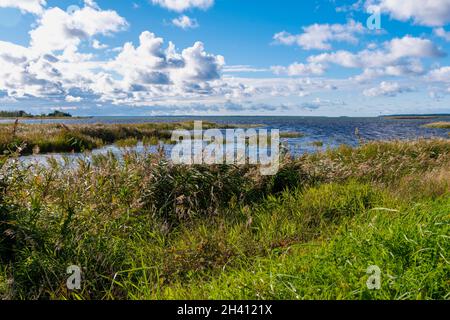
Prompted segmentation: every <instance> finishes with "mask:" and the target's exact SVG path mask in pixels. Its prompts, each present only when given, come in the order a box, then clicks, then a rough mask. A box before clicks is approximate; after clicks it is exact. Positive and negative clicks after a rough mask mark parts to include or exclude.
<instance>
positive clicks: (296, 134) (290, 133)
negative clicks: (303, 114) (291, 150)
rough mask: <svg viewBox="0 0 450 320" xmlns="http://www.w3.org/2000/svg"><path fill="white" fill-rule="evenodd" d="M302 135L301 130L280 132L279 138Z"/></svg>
mask: <svg viewBox="0 0 450 320" xmlns="http://www.w3.org/2000/svg"><path fill="white" fill-rule="evenodd" d="M304 136H305V134H304V133H301V132H280V138H288V139H293V138H302V137H304Z"/></svg>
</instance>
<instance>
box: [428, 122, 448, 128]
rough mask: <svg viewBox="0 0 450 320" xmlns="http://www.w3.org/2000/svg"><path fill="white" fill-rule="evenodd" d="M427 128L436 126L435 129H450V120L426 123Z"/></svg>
mask: <svg viewBox="0 0 450 320" xmlns="http://www.w3.org/2000/svg"><path fill="white" fill-rule="evenodd" d="M425 127H426V128H435V129H450V122H446V121H440V122H434V123H430V124H426V125H425Z"/></svg>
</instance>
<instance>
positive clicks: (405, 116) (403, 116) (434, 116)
mask: <svg viewBox="0 0 450 320" xmlns="http://www.w3.org/2000/svg"><path fill="white" fill-rule="evenodd" d="M449 117H450V114H394V115H385V116H380V118H386V119H395V120H415V119H424V120H428V119H440V118H449Z"/></svg>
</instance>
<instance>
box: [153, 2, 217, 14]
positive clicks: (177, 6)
mask: <svg viewBox="0 0 450 320" xmlns="http://www.w3.org/2000/svg"><path fill="white" fill-rule="evenodd" d="M152 2H153V4H156V5H159V6H161V7H163V8H166V9H169V10H173V11H177V12H183V11H186V10H189V9H193V8H198V9H208V8H210V7H212V6H213V5H214V0H152Z"/></svg>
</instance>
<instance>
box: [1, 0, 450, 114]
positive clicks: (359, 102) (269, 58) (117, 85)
mask: <svg viewBox="0 0 450 320" xmlns="http://www.w3.org/2000/svg"><path fill="white" fill-rule="evenodd" d="M374 12H375V13H377V12H379V13H380V14H379V17H380V22H381V25H380V27H381V28H380V29H378V28H377V29H375V30H369V28H368V26H367V23H366V21H367V19H368V18H369V17H370V16H371V14H372V13H374ZM449 24H450V0H404V1H393V0H348V1H343V0H322V1H319V0H314V1H298V0H280V1H270V0H265V1H257V0H246V1H242V0H135V1H111V0H109V1H107V0H98V1H95V2H94V1H93V0H86V1H81V0H76V1H73V0H72V1H70V0H69V1H66V0H63V1H61V0H59V1H53V0H48V1H45V0H0V66H1V68H0V106H1V107H0V108H1V109H10V110H16V109H23V110H27V111H29V112H32V113H41V112H49V111H51V110H55V109H59V110H67V111H69V112H71V113H72V114H75V115H171V114H172V115H184V114H210V115H231V114H232V115H236V114H238V115H308V116H309V115H314V116H324V115H325V116H341V115H346V116H377V115H380V114H393V113H444V112H446V113H450V104H449V102H450V99H449V98H450V57H449V53H450V26H449Z"/></svg>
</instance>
